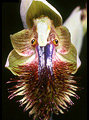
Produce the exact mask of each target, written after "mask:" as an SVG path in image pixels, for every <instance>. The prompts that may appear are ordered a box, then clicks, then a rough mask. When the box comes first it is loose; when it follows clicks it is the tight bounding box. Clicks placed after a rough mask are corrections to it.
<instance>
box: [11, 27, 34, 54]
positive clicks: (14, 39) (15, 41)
mask: <svg viewBox="0 0 89 120" xmlns="http://www.w3.org/2000/svg"><path fill="white" fill-rule="evenodd" d="M34 35H35V34H34V31H33V30H32V29H24V30H22V31H20V32H17V33H15V34H13V35H10V38H11V43H12V45H13V48H14V49H15V51H16V52H17V53H18V54H19V55H21V56H31V55H32V54H34V52H35V51H34V48H33V47H32V46H31V40H32V39H34Z"/></svg>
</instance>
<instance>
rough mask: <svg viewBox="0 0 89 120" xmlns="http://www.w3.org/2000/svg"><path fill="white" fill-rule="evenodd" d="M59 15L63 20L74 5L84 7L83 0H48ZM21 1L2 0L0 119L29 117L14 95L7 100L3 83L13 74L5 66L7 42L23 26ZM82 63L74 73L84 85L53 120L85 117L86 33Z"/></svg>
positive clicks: (24, 118) (7, 52)
mask: <svg viewBox="0 0 89 120" xmlns="http://www.w3.org/2000/svg"><path fill="white" fill-rule="evenodd" d="M47 1H48V2H49V3H51V4H52V5H53V6H54V7H55V8H56V9H57V10H58V11H59V12H60V13H61V15H62V17H63V21H65V20H66V18H67V17H68V16H69V15H70V13H71V11H72V10H73V9H74V8H75V7H76V6H81V8H84V7H85V3H86V0H47ZM19 7H20V2H17V3H16V2H15V3H14V2H11V3H10V2H3V3H2V120H31V118H29V117H28V111H27V112H23V107H20V108H19V103H16V100H17V98H14V99H12V100H9V99H8V95H9V94H8V92H7V89H8V87H9V85H7V84H6V82H7V81H8V80H9V79H10V78H11V77H14V75H12V73H11V72H10V71H9V70H8V69H6V68H5V67H4V65H5V62H6V59H7V56H8V54H9V52H10V51H11V50H12V49H13V48H12V45H11V42H10V37H9V36H10V34H13V33H16V32H18V31H20V30H22V29H23V26H22V22H21V18H20V12H19V9H20V8H19ZM80 59H81V62H82V65H81V67H80V68H79V70H78V72H77V73H76V76H78V77H81V80H80V83H81V86H82V87H83V88H84V89H83V90H81V91H78V92H77V94H78V95H79V96H80V99H79V100H76V99H75V98H72V100H73V102H74V103H75V104H74V105H73V106H71V108H70V109H69V112H65V114H64V115H62V114H59V116H56V115H53V120H87V35H86V36H85V38H84V41H83V46H82V51H81V54H80Z"/></svg>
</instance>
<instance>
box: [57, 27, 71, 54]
mask: <svg viewBox="0 0 89 120" xmlns="http://www.w3.org/2000/svg"><path fill="white" fill-rule="evenodd" d="M56 32H57V35H58V37H59V45H58V47H57V52H59V53H61V54H67V53H68V52H69V50H70V47H71V40H70V33H69V31H68V29H67V28H66V27H64V26H60V27H57V28H56Z"/></svg>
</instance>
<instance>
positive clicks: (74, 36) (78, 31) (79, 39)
mask: <svg viewBox="0 0 89 120" xmlns="http://www.w3.org/2000/svg"><path fill="white" fill-rule="evenodd" d="M81 15H82V10H80V7H77V8H75V9H74V10H73V12H72V13H71V15H70V16H69V18H68V19H67V20H66V21H65V22H64V24H63V25H64V26H66V27H67V28H68V29H69V31H70V33H71V42H72V43H73V44H74V45H75V47H76V49H77V53H78V55H79V54H80V52H81V47H82V43H83V36H84V34H83V25H82V21H81Z"/></svg>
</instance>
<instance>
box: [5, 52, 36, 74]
mask: <svg viewBox="0 0 89 120" xmlns="http://www.w3.org/2000/svg"><path fill="white" fill-rule="evenodd" d="M34 58H35V55H32V56H31V57H23V56H20V55H19V54H18V53H17V52H16V51H15V50H12V51H11V52H10V54H9V55H8V58H7V61H6V64H5V67H6V68H8V69H9V70H10V71H11V72H12V73H13V74H14V75H19V74H18V69H17V67H18V66H19V65H24V64H27V63H30V62H31V61H32V60H33V59H34Z"/></svg>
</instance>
